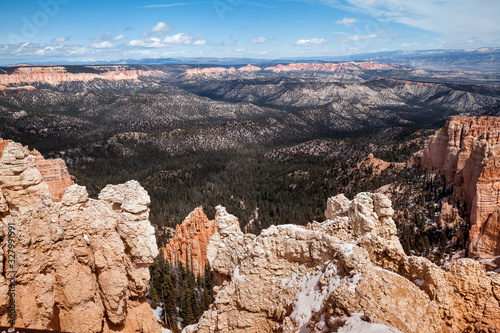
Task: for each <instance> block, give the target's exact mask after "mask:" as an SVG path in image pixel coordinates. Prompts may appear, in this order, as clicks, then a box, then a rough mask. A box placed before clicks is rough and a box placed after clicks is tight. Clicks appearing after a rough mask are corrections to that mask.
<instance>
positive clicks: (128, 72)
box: [0, 66, 163, 89]
mask: <svg viewBox="0 0 500 333" xmlns="http://www.w3.org/2000/svg"><path fill="white" fill-rule="evenodd" d="M88 68H90V69H93V70H95V71H96V72H98V73H69V72H67V70H66V68H65V67H62V66H54V67H50V66H49V67H20V68H18V69H16V71H15V72H14V73H12V74H0V85H3V86H9V85H20V84H22V85H26V84H32V83H37V82H43V83H48V84H52V85H56V84H59V83H63V82H73V81H92V80H95V79H101V80H107V81H121V80H138V79H139V78H140V77H149V76H163V73H162V72H160V71H144V70H135V69H129V68H125V67H122V66H88ZM5 89H6V88H5Z"/></svg>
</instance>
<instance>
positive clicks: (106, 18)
mask: <svg viewBox="0 0 500 333" xmlns="http://www.w3.org/2000/svg"><path fill="white" fill-rule="evenodd" d="M0 1H2V6H1V7H2V15H1V16H2V18H1V20H0V65H8V64H15V63H26V62H27V63H40V64H42V63H44V62H54V61H65V62H68V61H78V62H82V61H83V62H85V61H89V62H90V61H112V60H116V61H118V60H120V59H142V58H158V57H172V58H182V57H185V58H188V57H189V58H191V57H230V58H258V59H277V58H289V57H293V58H297V57H300V58H307V57H329V56H332V57H339V56H344V55H352V54H360V53H372V52H382V51H394V50H429V49H477V48H482V47H495V48H497V47H500V19H499V17H500V1H499V0H294V1H287V0H198V1H184V0H170V1H165V0H23V1H11V0H0Z"/></svg>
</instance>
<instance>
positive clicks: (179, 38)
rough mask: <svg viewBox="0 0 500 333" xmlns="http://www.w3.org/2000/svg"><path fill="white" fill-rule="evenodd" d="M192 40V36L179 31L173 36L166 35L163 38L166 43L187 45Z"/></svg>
mask: <svg viewBox="0 0 500 333" xmlns="http://www.w3.org/2000/svg"><path fill="white" fill-rule="evenodd" d="M192 41H193V37H192V36H191V35H189V34H186V33H183V32H182V33H179V34H176V35H173V36H167V37H165V39H164V40H163V44H166V45H189V44H191V42H192Z"/></svg>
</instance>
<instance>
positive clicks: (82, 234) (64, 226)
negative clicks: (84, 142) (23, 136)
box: [0, 139, 161, 333]
mask: <svg viewBox="0 0 500 333" xmlns="http://www.w3.org/2000/svg"><path fill="white" fill-rule="evenodd" d="M41 162H43V163H41ZM149 203H150V199H149V195H148V194H147V192H146V191H145V190H144V189H143V188H142V187H141V186H140V185H139V183H138V182H136V181H129V182H127V183H125V184H120V185H108V186H106V187H105V188H104V189H103V190H102V191H101V193H100V194H99V200H94V199H89V198H88V194H87V191H86V189H85V187H83V186H78V185H75V184H72V180H71V178H70V177H69V175H67V171H66V166H65V165H64V162H63V161H61V160H59V161H51V160H43V158H42V157H41V156H40V154H38V153H37V152H30V151H29V150H28V149H27V148H25V147H23V146H21V145H20V144H17V143H14V142H10V141H3V140H1V139H0V221H1V223H0V236H1V239H2V242H1V253H0V254H1V258H2V263H3V264H2V265H7V264H6V263H7V256H9V262H8V265H9V267H6V266H3V267H2V272H3V273H2V275H0V309H1V311H0V313H1V316H0V325H4V326H6V325H7V326H8V322H9V320H12V317H11V314H15V326H16V327H29V328H37V329H49V330H57V331H65V332H73V333H97V332H130V333H132V332H148V333H149V332H151V333H159V332H161V329H160V326H159V325H158V323H157V322H156V319H154V317H153V313H152V311H151V307H150V305H149V304H148V303H147V302H146V299H145V298H146V295H147V294H148V284H149V269H148V267H149V266H150V265H151V264H152V263H153V259H154V258H155V257H156V255H157V254H158V248H157V246H156V240H155V236H154V229H153V227H152V226H151V224H150V222H149V220H148V217H149V208H148V205H149ZM11 235H14V237H10V236H11ZM12 258H15V259H14V262H12V263H11V262H10V260H11V259H12ZM11 264H12V266H11ZM12 271H13V272H15V273H14V274H15V285H12V284H11V283H10V281H9V280H8V279H9V278H10V277H11V276H8V274H9V272H12ZM9 288H10V292H9ZM10 295H12V298H13V299H12V300H11V299H10V297H9V296H10ZM13 304H14V305H15V308H14V311H7V309H8V308H9V307H12V305H13Z"/></svg>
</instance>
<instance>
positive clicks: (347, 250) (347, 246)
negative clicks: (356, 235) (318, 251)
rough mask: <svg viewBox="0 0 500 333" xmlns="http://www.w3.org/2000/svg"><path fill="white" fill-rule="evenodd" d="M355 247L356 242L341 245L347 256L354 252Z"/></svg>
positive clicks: (341, 249)
mask: <svg viewBox="0 0 500 333" xmlns="http://www.w3.org/2000/svg"><path fill="white" fill-rule="evenodd" d="M353 249H354V244H352V243H343V244H340V245H339V250H340V251H341V252H343V253H344V255H345V256H346V257H348V256H350V255H351V254H353V253H354V251H353Z"/></svg>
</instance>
